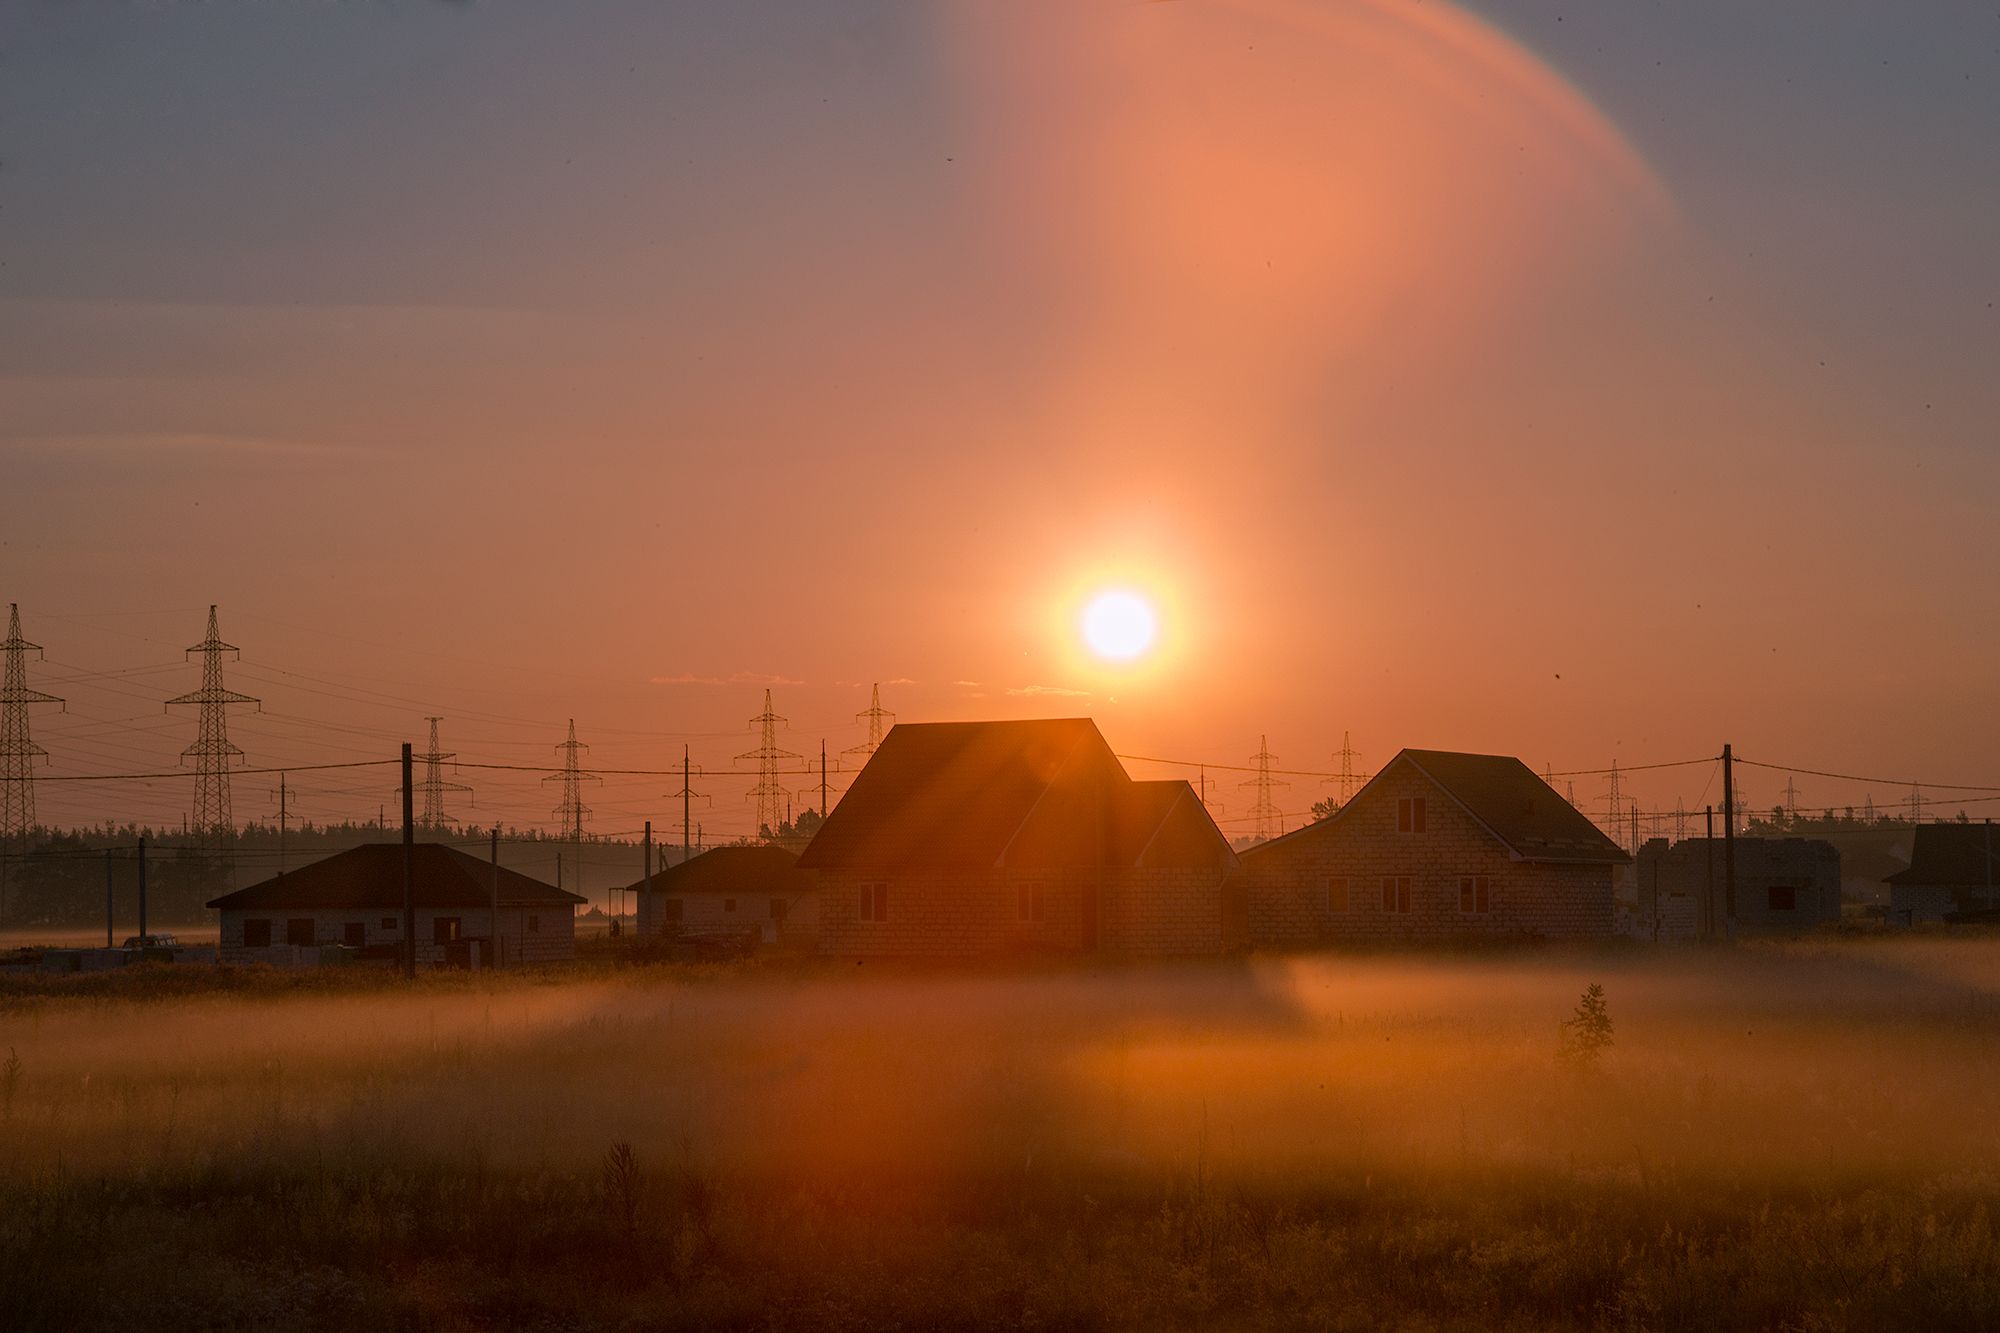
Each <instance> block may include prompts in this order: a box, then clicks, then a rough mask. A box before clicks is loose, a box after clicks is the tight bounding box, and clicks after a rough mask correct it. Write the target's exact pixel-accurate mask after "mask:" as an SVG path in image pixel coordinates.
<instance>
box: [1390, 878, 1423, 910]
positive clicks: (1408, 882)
mask: <svg viewBox="0 0 2000 1333" xmlns="http://www.w3.org/2000/svg"><path fill="white" fill-rule="evenodd" d="M1415 878H1416V877H1415V876H1413V875H1384V876H1382V910H1383V911H1384V912H1386V913H1388V914H1389V915H1391V916H1408V915H1409V914H1410V899H1411V898H1412V897H1413V896H1414V895H1413V893H1412V888H1413V883H1412V881H1413V880H1414V879H1415Z"/></svg>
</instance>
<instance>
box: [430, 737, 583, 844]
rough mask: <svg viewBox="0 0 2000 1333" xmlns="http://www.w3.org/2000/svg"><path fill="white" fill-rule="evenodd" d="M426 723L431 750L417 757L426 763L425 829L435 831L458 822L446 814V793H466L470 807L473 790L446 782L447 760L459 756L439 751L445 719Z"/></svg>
mask: <svg viewBox="0 0 2000 1333" xmlns="http://www.w3.org/2000/svg"><path fill="white" fill-rule="evenodd" d="M424 721H426V722H428V723H430V724H431V744H430V748H429V749H428V750H425V751H424V752H423V753H422V754H421V755H419V756H417V757H418V758H419V759H422V760H423V761H424V827H425V828H433V829H435V828H443V827H444V826H445V825H446V824H455V823H457V822H458V820H457V818H456V817H455V816H452V815H448V814H446V813H445V809H444V794H445V793H446V792H463V793H465V798H466V803H467V804H468V805H469V804H471V803H472V788H470V787H468V786H466V785H465V784H464V783H463V782H446V781H445V780H444V761H445V760H447V759H456V758H457V757H458V756H457V755H455V754H447V753H445V752H444V751H442V750H439V749H438V723H440V722H442V721H444V719H443V718H441V717H427V718H425V719H424ZM575 738H576V735H575V733H574V732H571V733H570V739H572V740H574V739H575Z"/></svg>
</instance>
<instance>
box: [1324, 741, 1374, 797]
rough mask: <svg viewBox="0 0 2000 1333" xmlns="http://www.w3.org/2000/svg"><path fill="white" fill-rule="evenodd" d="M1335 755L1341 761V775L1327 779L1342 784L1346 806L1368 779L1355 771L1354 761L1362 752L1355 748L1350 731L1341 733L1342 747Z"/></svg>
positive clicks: (1341, 794)
mask: <svg viewBox="0 0 2000 1333" xmlns="http://www.w3.org/2000/svg"><path fill="white" fill-rule="evenodd" d="M1333 757H1334V758H1335V759H1338V760H1339V761H1340V776H1339V777H1337V778H1328V779H1326V781H1328V782H1334V783H1338V784H1339V785H1340V803H1341V804H1342V805H1343V806H1344V805H1346V804H1347V803H1348V802H1349V801H1351V800H1353V799H1354V793H1355V792H1356V791H1357V790H1358V789H1359V788H1360V786H1361V784H1362V783H1363V782H1365V781H1367V779H1366V778H1365V777H1364V776H1363V775H1362V774H1360V773H1357V772H1355V771H1354V761H1355V760H1357V759H1359V758H1360V757H1361V752H1360V751H1359V750H1357V749H1355V748H1354V737H1353V736H1352V735H1351V734H1350V733H1348V732H1345V731H1343V732H1341V733H1340V749H1339V750H1337V751H1335V753H1334V756H1333Z"/></svg>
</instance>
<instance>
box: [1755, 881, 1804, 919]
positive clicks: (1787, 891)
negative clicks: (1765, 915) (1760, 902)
mask: <svg viewBox="0 0 2000 1333" xmlns="http://www.w3.org/2000/svg"><path fill="white" fill-rule="evenodd" d="M1779 894H1783V895H1784V898H1785V901H1784V903H1783V905H1780V904H1779V902H1778V895H1779ZM1764 910H1765V911H1767V912H1796V911H1798V910H1799V886H1798V885H1796V884H1766V885H1765V886H1764Z"/></svg>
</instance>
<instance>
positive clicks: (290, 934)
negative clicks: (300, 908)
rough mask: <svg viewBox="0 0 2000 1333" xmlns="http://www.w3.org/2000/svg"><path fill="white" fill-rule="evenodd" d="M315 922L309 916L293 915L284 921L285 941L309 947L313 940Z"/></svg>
mask: <svg viewBox="0 0 2000 1333" xmlns="http://www.w3.org/2000/svg"><path fill="white" fill-rule="evenodd" d="M314 925H315V922H314V921H313V919H312V918H311V917H309V916H295V917H293V918H292V919H291V920H289V921H287V922H285V943H287V944H296V945H298V946H299V947H300V948H302V949H309V948H311V947H312V946H313V943H314V942H315V938H316V936H315V931H314V929H313V927H314Z"/></svg>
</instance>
